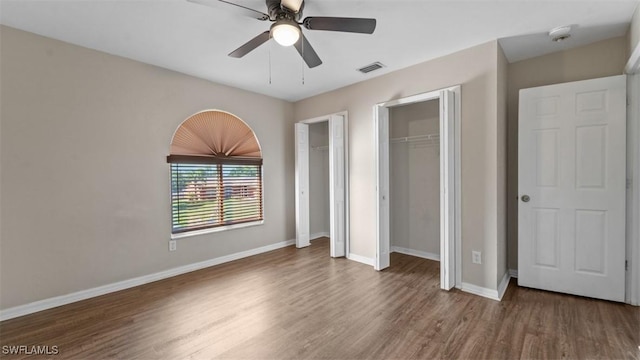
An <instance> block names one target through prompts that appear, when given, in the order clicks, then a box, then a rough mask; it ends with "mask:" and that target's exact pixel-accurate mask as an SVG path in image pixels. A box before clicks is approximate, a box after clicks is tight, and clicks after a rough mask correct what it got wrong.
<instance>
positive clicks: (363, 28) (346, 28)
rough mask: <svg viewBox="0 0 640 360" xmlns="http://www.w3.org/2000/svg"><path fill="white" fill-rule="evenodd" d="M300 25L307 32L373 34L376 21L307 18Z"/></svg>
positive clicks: (319, 17)
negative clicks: (324, 31)
mask: <svg viewBox="0 0 640 360" xmlns="http://www.w3.org/2000/svg"><path fill="white" fill-rule="evenodd" d="M302 25H304V27H306V28H307V29H309V30H328V31H343V32H353V33H361V34H373V31H374V30H375V29H376V19H364V18H340V17H325V16H309V17H307V18H305V19H304V21H303V22H302Z"/></svg>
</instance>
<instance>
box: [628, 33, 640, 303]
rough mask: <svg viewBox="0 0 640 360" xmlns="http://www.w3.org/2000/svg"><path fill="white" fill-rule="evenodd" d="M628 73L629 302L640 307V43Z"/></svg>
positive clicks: (630, 60) (631, 57) (629, 62)
mask: <svg viewBox="0 0 640 360" xmlns="http://www.w3.org/2000/svg"><path fill="white" fill-rule="evenodd" d="M625 73H626V74H627V75H628V76H627V99H628V101H627V184H629V185H628V186H627V234H626V238H627V239H626V259H627V268H626V275H627V276H626V277H627V279H626V284H625V285H626V286H625V288H626V291H625V302H626V303H628V304H631V305H636V306H640V220H639V219H640V140H639V139H640V44H638V45H636V48H635V49H634V51H633V52H632V54H631V56H630V57H629V61H628V62H627V66H626V67H625Z"/></svg>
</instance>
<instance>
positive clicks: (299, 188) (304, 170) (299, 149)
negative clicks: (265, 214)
mask: <svg viewBox="0 0 640 360" xmlns="http://www.w3.org/2000/svg"><path fill="white" fill-rule="evenodd" d="M295 132H296V135H295V141H296V156H295V162H296V185H295V186H296V189H295V190H296V247H298V248H302V247H306V246H309V245H310V244H311V243H310V239H309V125H307V124H303V123H296V124H295Z"/></svg>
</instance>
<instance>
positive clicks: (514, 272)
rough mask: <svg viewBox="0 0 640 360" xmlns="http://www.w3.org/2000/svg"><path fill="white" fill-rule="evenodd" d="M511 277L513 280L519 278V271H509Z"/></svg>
mask: <svg viewBox="0 0 640 360" xmlns="http://www.w3.org/2000/svg"><path fill="white" fill-rule="evenodd" d="M509 276H511V277H512V278H516V279H517V278H518V270H514V269H509Z"/></svg>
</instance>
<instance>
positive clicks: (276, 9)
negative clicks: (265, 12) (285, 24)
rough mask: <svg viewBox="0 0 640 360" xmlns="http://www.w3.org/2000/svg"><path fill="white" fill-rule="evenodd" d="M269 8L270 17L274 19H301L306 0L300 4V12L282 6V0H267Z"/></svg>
mask: <svg viewBox="0 0 640 360" xmlns="http://www.w3.org/2000/svg"><path fill="white" fill-rule="evenodd" d="M266 2H267V9H269V17H270V18H271V19H272V20H276V21H277V20H280V19H288V20H292V21H296V22H298V21H300V19H301V18H302V9H303V8H304V1H303V2H302V4H301V5H300V10H298V12H293V11H291V10H289V9H287V8H285V7H283V6H282V3H281V1H280V0H266Z"/></svg>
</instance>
